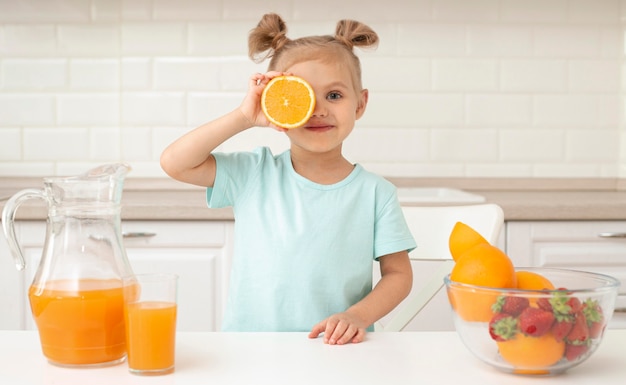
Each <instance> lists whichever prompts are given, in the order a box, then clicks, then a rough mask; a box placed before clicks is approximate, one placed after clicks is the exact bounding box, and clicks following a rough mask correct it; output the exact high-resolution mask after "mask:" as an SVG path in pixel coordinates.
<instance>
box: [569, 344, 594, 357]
mask: <svg viewBox="0 0 626 385" xmlns="http://www.w3.org/2000/svg"><path fill="white" fill-rule="evenodd" d="M588 350H589V345H588V344H582V345H571V344H567V345H565V354H564V355H565V358H566V359H567V360H568V361H574V360H575V359H577V358H579V357H580V356H582V355H583V354H585V353H586V352H587V351H588Z"/></svg>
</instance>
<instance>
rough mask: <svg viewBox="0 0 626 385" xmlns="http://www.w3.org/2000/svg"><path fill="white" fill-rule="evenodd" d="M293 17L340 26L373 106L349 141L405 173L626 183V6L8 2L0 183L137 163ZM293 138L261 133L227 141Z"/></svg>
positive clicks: (307, 30)
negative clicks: (351, 40) (364, 43)
mask: <svg viewBox="0 0 626 385" xmlns="http://www.w3.org/2000/svg"><path fill="white" fill-rule="evenodd" d="M270 11H275V12H277V13H280V14H281V15H282V16H283V17H284V18H285V20H286V21H287V25H288V28H289V35H290V36H291V37H299V36H303V35H310V34H327V33H332V32H333V31H334V27H335V23H336V22H337V21H338V20H339V19H340V18H352V19H357V20H361V21H364V22H366V23H368V24H369V25H370V26H372V27H373V28H374V29H375V30H376V31H377V32H378V33H379V35H380V37H381V42H380V45H379V47H378V49H377V50H375V51H359V55H360V56H361V58H362V66H363V81H364V84H365V86H366V87H368V88H369V89H370V104H369V105H368V108H367V112H366V114H365V116H364V117H363V118H362V119H361V120H360V121H359V122H358V123H357V129H356V130H355V131H354V133H353V134H352V136H351V137H350V138H349V139H348V140H347V142H346V143H345V152H346V155H347V156H348V157H349V158H350V159H351V160H353V161H355V162H359V163H362V164H363V165H364V166H366V167H367V168H369V169H371V170H372V171H374V172H378V173H381V174H383V175H387V176H407V177H419V176H425V177H438V176H441V177H462V176H467V177H544V176H548V177H626V125H625V119H624V116H625V113H624V110H625V108H624V107H625V105H626V97H625V96H626V63H625V62H624V59H623V58H624V50H625V44H624V34H625V31H626V0H593V1H592V0H387V1H384V2H382V1H380V0H345V1H342V7H338V6H337V2H336V0H316V1H310V0H268V1H256V0H240V1H230V0H228V1H227V0H176V1H175V0H0V177H1V176H21V175H25V176H45V175H55V174H69V173H78V172H82V171H83V170H84V169H85V168H86V167H91V166H92V165H94V164H98V163H104V162H108V161H126V162H129V163H130V164H131V165H132V166H133V168H134V170H133V173H132V174H131V175H132V176H134V177H148V176H164V174H163V173H162V171H161V170H160V168H159V165H158V158H159V155H160V153H161V151H162V150H163V148H164V147H165V146H166V145H167V144H168V143H170V142H171V141H172V140H174V139H175V138H176V137H178V136H179V135H181V134H183V133H184V132H186V131H187V130H190V129H192V128H193V127H195V126H197V125H199V124H201V123H202V122H204V121H207V120H209V119H213V118H215V117H217V116H219V115H221V114H223V113H225V112H227V111H229V110H231V109H233V108H236V106H237V105H238V104H239V102H240V101H241V98H242V97H243V95H244V93H245V87H246V83H247V79H248V77H249V75H250V74H251V73H253V72H257V71H263V69H264V68H265V66H266V63H263V64H260V65H258V64H254V63H252V62H251V61H250V60H249V59H248V58H247V56H246V55H247V33H248V31H249V30H250V29H251V28H253V27H254V25H255V24H256V23H257V22H258V20H259V19H260V17H261V15H262V14H263V13H265V12H270ZM257 145H268V146H271V147H272V148H274V149H275V150H276V151H279V150H282V149H284V148H286V147H287V146H288V141H287V140H286V139H285V137H284V135H283V134H280V133H277V132H275V131H273V130H271V129H262V128H255V129H252V130H250V131H249V132H245V133H243V134H241V135H239V136H237V137H235V138H232V139H231V140H229V141H228V142H226V143H224V145H223V146H222V147H221V149H222V150H225V151H236V150H244V149H251V148H253V147H255V146H257Z"/></svg>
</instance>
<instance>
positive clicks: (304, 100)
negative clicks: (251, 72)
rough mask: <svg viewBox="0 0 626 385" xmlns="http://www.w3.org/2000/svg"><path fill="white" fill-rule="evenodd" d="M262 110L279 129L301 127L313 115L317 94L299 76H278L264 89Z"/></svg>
mask: <svg viewBox="0 0 626 385" xmlns="http://www.w3.org/2000/svg"><path fill="white" fill-rule="evenodd" d="M261 108H262V109H263V113H264V114H265V116H266V117H267V119H268V120H269V121H270V122H272V123H273V124H275V125H276V126H278V127H282V128H287V129H291V128H296V127H300V126H302V125H304V124H305V123H306V122H307V121H308V120H309V118H310V117H311V115H312V114H313V110H314V109H315V93H314V92H313V88H312V87H311V85H310V84H309V83H307V82H306V80H304V79H302V78H300V77H298V76H277V77H275V78H273V79H272V80H270V81H269V82H268V83H267V85H266V86H265V88H264V89H263V94H262V95H261Z"/></svg>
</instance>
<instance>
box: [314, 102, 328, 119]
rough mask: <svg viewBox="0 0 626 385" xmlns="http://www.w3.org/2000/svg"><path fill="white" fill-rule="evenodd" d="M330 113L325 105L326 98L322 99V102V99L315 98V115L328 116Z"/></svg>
mask: <svg viewBox="0 0 626 385" xmlns="http://www.w3.org/2000/svg"><path fill="white" fill-rule="evenodd" d="M327 114H328V110H327V109H326V107H325V106H324V100H323V99H322V101H321V102H320V99H319V98H317V99H316V100H315V108H314V109H313V116H318V117H320V116H322V117H323V116H326V115H327Z"/></svg>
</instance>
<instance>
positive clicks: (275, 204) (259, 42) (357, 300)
mask: <svg viewBox="0 0 626 385" xmlns="http://www.w3.org/2000/svg"><path fill="white" fill-rule="evenodd" d="M286 30H287V28H286V26H285V23H284V21H283V20H282V19H281V18H280V17H279V16H278V15H276V14H267V15H265V16H263V18H262V20H261V21H260V22H259V24H258V26H257V27H256V28H255V29H253V30H252V31H251V33H250V36H249V54H250V57H251V58H252V59H253V60H257V59H259V58H261V59H260V60H263V59H265V58H268V57H269V58H271V60H270V63H269V68H268V71H269V72H267V73H265V74H255V75H253V76H252V77H251V78H250V80H249V91H248V93H247V95H246V97H245V98H244V100H243V102H242V104H241V105H240V106H239V107H238V108H237V109H235V110H234V111H232V112H230V113H228V114H226V115H224V116H222V117H220V118H218V119H216V120H214V121H211V122H209V123H206V124H204V125H202V126H200V127H198V128H196V129H194V130H192V131H191V132H189V133H187V134H186V135H184V136H182V137H181V138H179V139H178V140H176V141H175V142H174V143H172V144H171V145H170V146H169V147H168V148H166V149H165V151H164V152H163V154H162V156H161V166H162V167H163V170H164V171H165V172H166V173H167V174H168V175H170V176H171V177H172V178H174V179H177V180H180V181H183V182H187V183H191V184H196V185H200V186H206V187H208V188H207V202H208V205H209V207H214V208H216V207H226V206H232V207H233V212H234V215H235V246H234V258H233V265H232V272H231V276H230V288H229V297H228V303H227V306H226V311H225V316H224V320H223V330H225V331H310V333H309V337H311V338H316V337H317V336H319V335H320V334H322V333H323V334H324V342H325V343H329V344H344V343H348V342H360V341H362V340H363V339H364V336H365V333H366V330H371V327H372V325H373V323H374V322H376V321H377V320H379V319H380V318H381V317H383V316H384V315H385V314H387V313H388V312H389V311H391V310H392V309H393V308H394V307H396V306H397V305H398V304H399V303H400V302H401V301H402V300H403V299H404V298H405V297H406V296H407V295H408V293H409V291H410V289H411V284H412V272H411V266H410V263H409V259H408V251H410V250H411V249H412V248H414V247H415V242H414V240H413V237H412V236H411V234H410V232H409V230H408V228H407V225H406V222H405V220H404V217H403V215H402V211H401V209H400V205H399V203H398V199H397V197H396V190H395V187H394V186H393V185H392V184H391V183H390V182H388V181H386V180H385V179H383V178H382V177H379V176H376V175H373V174H371V173H369V172H367V171H366V170H365V169H363V168H362V167H361V166H360V165H358V164H356V165H355V164H352V163H350V162H349V161H348V160H347V159H346V158H344V156H343V155H342V143H343V141H344V140H345V139H346V138H347V137H348V135H349V134H350V133H351V132H352V129H353V128H354V124H355V121H356V120H357V119H359V118H360V117H361V116H362V115H363V113H364V111H365V107H366V105H367V100H368V91H367V90H366V89H363V88H362V86H361V69H360V63H359V59H358V58H357V56H356V55H355V54H354V53H353V46H364V47H367V46H372V45H375V44H376V43H377V42H378V36H377V35H376V33H375V32H374V31H372V30H371V29H370V28H369V27H367V26H366V25H364V24H362V23H359V22H355V21H347V20H342V21H340V22H339V23H338V24H337V28H336V32H335V36H310V37H303V38H299V39H295V40H291V39H289V38H287V36H286ZM260 60H257V61H260ZM284 74H290V75H295V76H299V77H302V78H303V79H305V80H306V81H308V82H309V83H310V84H311V86H312V88H313V90H314V92H315V96H316V100H317V103H316V107H315V110H314V112H313V115H312V117H311V118H310V119H309V121H308V122H307V123H306V124H305V125H304V126H302V127H299V128H295V129H291V130H285V129H282V128H280V127H274V128H275V129H277V130H279V131H283V132H284V133H285V135H287V137H288V138H289V140H290V143H291V148H290V150H288V151H285V152H283V153H281V154H278V155H274V154H272V153H271V151H270V150H269V149H268V148H258V149H257V150H255V151H253V152H239V153H230V154H226V153H219V152H213V151H214V150H215V148H217V147H218V146H219V145H220V144H222V143H223V142H224V141H226V140H227V139H229V138H231V137H232V136H234V135H236V134H238V133H240V132H242V131H244V130H246V129H249V128H251V127H253V126H270V123H269V122H268V120H267V118H266V117H265V115H264V114H263V112H262V110H261V104H260V99H261V93H262V91H263V88H264V87H265V85H266V84H267V83H268V81H269V80H270V79H272V78H273V77H275V76H279V75H284ZM374 260H378V261H379V262H380V271H381V275H382V278H381V280H380V281H379V282H378V284H377V285H376V286H375V287H374V288H373V289H372V268H373V261H374Z"/></svg>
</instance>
